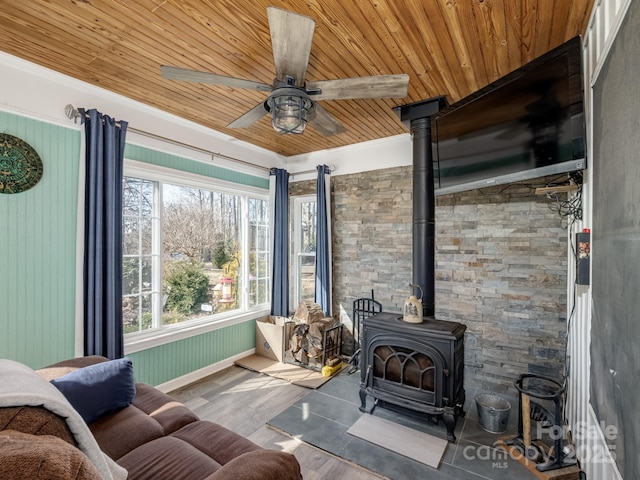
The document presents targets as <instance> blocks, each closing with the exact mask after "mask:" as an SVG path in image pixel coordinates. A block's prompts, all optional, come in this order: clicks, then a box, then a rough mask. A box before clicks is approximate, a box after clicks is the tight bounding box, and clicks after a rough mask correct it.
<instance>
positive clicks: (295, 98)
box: [265, 87, 315, 134]
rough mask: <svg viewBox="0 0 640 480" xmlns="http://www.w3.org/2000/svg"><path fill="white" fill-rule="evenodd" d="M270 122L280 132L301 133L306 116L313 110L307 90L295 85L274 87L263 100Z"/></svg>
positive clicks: (305, 123)
mask: <svg viewBox="0 0 640 480" xmlns="http://www.w3.org/2000/svg"><path fill="white" fill-rule="evenodd" d="M265 108H266V109H267V111H268V112H270V113H271V124H272V125H273V128H274V129H275V130H276V131H277V132H278V133H281V134H285V133H302V132H304V129H305V127H306V125H307V117H308V116H309V115H310V114H312V113H313V111H314V110H315V106H314V103H313V102H312V101H311V99H310V98H309V95H308V94H307V92H305V91H304V90H303V89H301V88H296V87H280V88H276V89H275V90H274V91H273V92H272V93H271V95H269V97H268V98H267V100H266V101H265Z"/></svg>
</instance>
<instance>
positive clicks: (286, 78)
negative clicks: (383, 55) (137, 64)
mask: <svg viewBox="0 0 640 480" xmlns="http://www.w3.org/2000/svg"><path fill="white" fill-rule="evenodd" d="M267 16H268V19H269V29H270V31H271V47H272V49H273V59H274V63H275V67H276V78H275V79H274V80H273V84H271V85H269V84H266V83H261V82H254V81H252V80H245V79H242V78H234V77H227V76H225V75H218V74H215V73H208V72H200V71H195V70H187V69H184V68H178V67H170V66H167V65H163V66H161V67H160V71H161V74H162V76H163V77H164V78H166V79H169V80H182V81H187V82H200V83H208V84H211V85H219V86H227V87H235V88H247V89H251V90H259V91H265V92H271V93H270V94H269V96H268V97H267V99H266V100H265V101H264V102H260V103H259V104H258V105H256V106H255V107H254V108H252V109H251V110H249V111H248V112H246V113H245V114H243V115H241V116H240V117H239V118H237V119H236V120H234V121H233V122H231V123H230V124H229V125H227V127H229V128H246V127H249V126H251V125H253V124H254V123H255V122H257V121H258V120H260V119H261V118H262V117H263V116H265V115H266V114H267V113H271V116H272V121H271V123H272V125H273V127H274V128H275V130H276V131H277V132H278V133H281V134H286V133H302V132H303V131H304V128H305V126H306V124H307V122H309V123H310V124H311V125H312V126H313V127H315V128H316V129H317V130H318V131H319V132H320V133H321V134H322V135H324V136H327V137H328V136H331V135H335V134H338V133H343V132H345V131H346V130H345V128H344V127H343V126H342V124H341V123H340V122H339V121H338V120H337V119H336V118H335V117H334V116H333V115H331V114H330V113H329V112H328V111H327V110H325V109H324V108H323V107H322V106H320V105H319V104H318V103H317V101H318V100H348V99H355V98H402V97H405V96H406V95H407V87H408V83H409V75H407V74H397V75H377V76H371V77H359V78H344V79H338V80H320V81H315V82H306V81H305V76H306V73H307V65H308V64H309V53H310V51H311V42H312V40H313V30H314V28H315V21H314V20H313V19H312V18H309V17H306V16H304V15H299V14H297V13H292V12H288V11H286V10H282V9H280V8H276V7H267Z"/></svg>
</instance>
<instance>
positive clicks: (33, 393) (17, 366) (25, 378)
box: [0, 359, 127, 480]
mask: <svg viewBox="0 0 640 480" xmlns="http://www.w3.org/2000/svg"><path fill="white" fill-rule="evenodd" d="M20 406H32V407H43V408H45V409H47V410H49V411H50V412H52V413H55V414H56V415H59V416H60V417H62V418H64V419H65V420H66V422H67V425H68V426H69V430H71V433H72V434H73V435H74V437H75V440H76V442H77V443H78V448H80V450H81V451H82V452H83V453H84V454H85V455H86V456H87V457H88V458H89V460H91V462H92V463H93V464H94V466H95V467H96V469H97V470H98V471H99V472H100V474H101V475H102V477H103V478H104V479H105V480H124V479H126V478H127V471H126V470H125V469H124V468H122V467H120V466H119V465H118V464H116V463H115V462H114V461H113V460H111V459H110V458H109V457H108V456H107V455H105V454H104V453H103V452H102V450H100V447H99V446H98V443H97V442H96V439H95V438H94V436H93V434H92V433H91V430H89V427H88V426H87V424H86V423H85V422H84V420H83V419H82V417H81V416H80V414H79V413H78V412H77V411H76V410H75V409H74V408H73V407H72V406H71V404H70V403H69V402H68V400H67V399H66V398H65V396H64V395H62V393H60V391H59V390H58V389H57V388H56V387H55V386H53V385H52V384H51V383H49V382H47V381H46V380H45V379H43V378H42V377H40V375H38V374H37V373H36V372H35V371H33V370H32V369H31V368H29V367H27V366H26V365H23V364H21V363H18V362H15V361H13V360H7V359H0V407H20Z"/></svg>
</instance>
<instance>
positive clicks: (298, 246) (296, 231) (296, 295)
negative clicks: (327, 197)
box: [289, 194, 318, 311]
mask: <svg viewBox="0 0 640 480" xmlns="http://www.w3.org/2000/svg"><path fill="white" fill-rule="evenodd" d="M317 201H318V199H317V196H316V195H315V194H313V195H298V196H295V197H292V198H291V202H292V203H293V205H292V208H291V210H292V213H293V216H292V219H291V222H290V223H291V238H292V239H293V241H292V242H291V266H292V268H291V273H292V275H291V277H292V281H291V282H290V283H291V301H290V303H292V305H289V307H290V310H291V311H295V310H296V308H298V305H299V303H300V297H301V292H300V274H301V272H300V271H299V266H300V263H299V261H298V257H299V256H300V255H302V254H303V252H302V238H301V237H302V236H301V234H300V230H301V225H300V219H301V218H302V204H303V203H309V202H317ZM307 256H311V255H310V254H308V255H307ZM315 256H316V254H315V253H314V254H313V257H315Z"/></svg>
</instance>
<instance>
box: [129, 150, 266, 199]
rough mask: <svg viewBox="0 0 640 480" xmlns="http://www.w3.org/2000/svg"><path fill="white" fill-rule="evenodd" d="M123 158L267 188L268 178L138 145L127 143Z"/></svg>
mask: <svg viewBox="0 0 640 480" xmlns="http://www.w3.org/2000/svg"><path fill="white" fill-rule="evenodd" d="M124 156H125V158H129V159H131V160H137V161H139V162H146V163H152V164H153V165H158V166H160V167H167V168H174V169H177V170H182V171H184V172H189V173H195V174H197V175H203V176H205V177H211V178H217V179H220V180H226V181H228V182H233V183H239V184H241V185H248V186H251V187H258V188H264V189H269V179H268V178H261V177H256V176H253V175H248V174H246V173H240V172H235V171H233V170H228V169H226V168H222V167H218V166H217V165H213V164H209V163H204V162H197V161H195V160H189V159H186V158H183V157H178V156H177V155H172V154H170V153H164V152H158V151H157V150H151V149H149V148H145V147H140V146H138V145H130V144H127V145H126V148H125V150H124Z"/></svg>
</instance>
